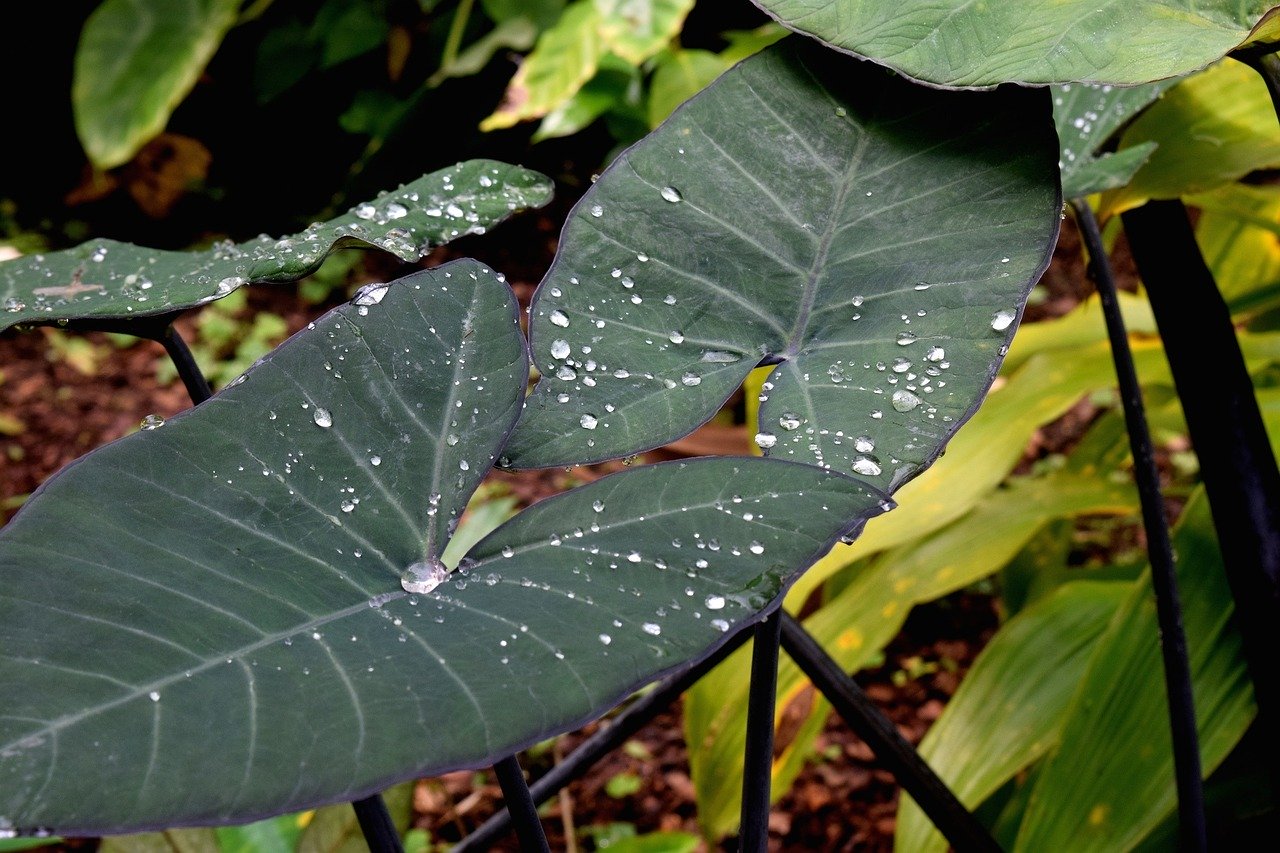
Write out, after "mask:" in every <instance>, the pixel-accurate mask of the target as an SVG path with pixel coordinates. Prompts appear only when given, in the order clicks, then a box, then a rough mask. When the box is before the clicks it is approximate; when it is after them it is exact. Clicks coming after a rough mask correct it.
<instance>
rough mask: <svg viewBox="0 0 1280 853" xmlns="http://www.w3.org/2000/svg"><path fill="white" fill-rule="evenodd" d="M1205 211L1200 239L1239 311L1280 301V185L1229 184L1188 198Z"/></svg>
mask: <svg viewBox="0 0 1280 853" xmlns="http://www.w3.org/2000/svg"><path fill="white" fill-rule="evenodd" d="M1186 201H1187V203H1188V204H1190V205H1193V206H1194V207H1197V208H1199V209H1200V217H1199V219H1197V220H1196V241H1197V242H1198V243H1199V244H1200V251H1201V252H1202V253H1203V254H1204V259H1205V263H1207V264H1208V265H1209V270H1210V271H1211V272H1212V273H1213V279H1214V281H1216V282H1217V283H1218V290H1220V291H1221V292H1222V296H1223V298H1224V299H1226V300H1227V305H1228V306H1229V307H1230V308H1231V312H1232V314H1234V315H1237V316H1239V315H1245V316H1253V315H1256V314H1259V313H1261V312H1263V311H1267V310H1270V309H1272V308H1275V307H1276V305H1277V303H1278V302H1280V188H1278V187H1275V186H1248V185H1246V184H1227V185H1226V186H1223V187H1219V188H1218V189H1216V190H1213V191H1211V192H1207V193H1200V194H1199V195H1194V196H1190V197H1188V198H1187V200H1186Z"/></svg>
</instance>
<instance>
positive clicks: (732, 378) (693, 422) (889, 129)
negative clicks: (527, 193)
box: [505, 39, 1061, 490]
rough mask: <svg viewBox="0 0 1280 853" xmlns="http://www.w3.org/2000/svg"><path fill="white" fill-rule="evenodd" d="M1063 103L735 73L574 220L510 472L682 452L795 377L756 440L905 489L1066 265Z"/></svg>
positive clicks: (804, 51) (543, 324)
mask: <svg viewBox="0 0 1280 853" xmlns="http://www.w3.org/2000/svg"><path fill="white" fill-rule="evenodd" d="M1049 101H1050V99H1049V97H1048V94H1047V93H1046V92H1044V91H1029V90H1025V89H1017V88H1008V89H1002V90H998V91H996V92H990V93H986V92H983V93H976V92H943V91H938V90H934V89H927V88H923V87H920V86H916V85H914V84H911V83H909V82H906V81H904V80H902V79H900V78H898V77H897V76H896V75H893V74H891V73H889V72H887V71H885V70H884V69H882V68H879V67H877V66H875V65H872V64H869V63H865V62H859V61H857V60H854V59H851V58H849V57H845V56H841V55H838V54H834V53H832V52H831V51H827V50H824V49H822V48H821V47H820V46H818V45H815V44H813V43H811V42H807V41H804V40H799V39H791V40H788V41H786V42H783V43H781V44H779V45H776V46H774V47H772V48H769V49H767V50H765V51H763V52H762V53H760V54H757V55H756V56H755V57H753V58H751V59H748V60H746V61H744V62H743V63H741V64H740V65H738V66H737V67H736V68H734V69H733V70H731V71H729V72H727V73H726V74H725V75H723V76H722V77H721V78H720V79H718V80H717V81H716V82H715V83H713V84H712V85H711V86H710V87H709V88H707V89H706V90H705V91H704V92H703V93H702V94H700V95H698V96H697V97H695V98H694V99H692V100H691V101H689V102H688V103H687V104H686V105H685V106H683V107H682V108H680V109H679V110H677V111H676V113H675V114H674V115H673V116H672V117H671V118H670V119H668V120H667V122H666V123H664V124H663V125H662V126H661V127H660V128H658V130H656V131H654V132H653V133H652V134H650V135H649V136H648V137H646V138H645V139H643V140H642V141H641V142H639V143H638V144H637V145H635V146H634V147H632V148H631V149H630V150H629V151H627V152H626V153H625V154H623V155H622V156H621V157H620V158H619V159H618V161H617V162H615V163H614V164H613V165H612V166H611V167H610V168H609V169H608V170H607V171H606V172H605V173H604V174H603V175H601V177H600V179H599V180H598V181H597V182H596V183H595V184H594V185H593V186H592V188H591V190H590V191H589V192H588V193H587V195H586V196H585V197H584V198H583V199H582V201H581V202H580V203H579V204H578V205H577V207H575V208H574V210H573V212H572V213H571V215H570V217H569V221H568V224H567V225H566V227H565V231H564V234H563V237H562V240H561V244H560V250H559V253H558V255H557V257H556V260H555V263H554V264H553V266H552V268H551V270H550V271H549V273H548V274H547V276H546V278H545V279H544V280H543V282H542V283H541V285H539V288H538V291H537V293H536V295H535V297H534V301H533V305H532V311H531V316H530V339H531V345H532V355H533V359H534V362H535V364H536V366H537V368H538V370H539V371H541V374H542V377H541V379H540V381H539V382H538V384H537V386H536V388H535V389H534V391H533V393H532V395H531V396H530V398H529V401H528V404H527V407H526V410H525V413H524V415H523V416H522V418H521V421H520V423H519V424H518V425H517V428H516V432H515V434H514V435H513V436H512V440H511V443H510V444H509V445H508V446H507V449H506V451H505V454H506V456H507V457H508V459H507V460H505V461H506V462H507V463H509V464H510V465H512V466H514V467H540V466H552V465H564V464H572V463H577V462H584V461H597V460H603V459H608V458H612V457H620V456H627V455H629V454H633V453H638V452H640V451H643V450H647V449H649V448H651V447H654V446H658V445H661V444H664V443H666V442H669V441H672V440H674V439H676V438H679V437H680V436H683V435H685V434H687V433H689V432H691V431H692V430H693V429H695V428H696V427H697V426H699V425H700V424H702V423H703V422H705V421H706V420H708V419H709V418H711V417H712V416H713V415H714V414H715V412H716V411H717V410H718V409H719V408H720V407H721V405H722V404H724V402H725V401H726V400H727V399H728V398H729V396H730V395H731V394H732V393H733V392H734V391H735V390H736V389H737V388H738V387H739V386H740V385H741V383H742V381H743V380H744V379H745V378H746V376H747V374H748V373H749V372H750V371H751V370H752V369H753V368H755V367H756V366H757V365H759V364H762V363H763V364H770V363H779V362H780V363H779V364H778V366H777V367H776V368H775V369H774V371H773V373H772V374H771V375H770V376H769V379H768V381H767V382H766V384H765V386H764V388H765V391H764V396H762V398H761V400H762V404H761V408H760V423H759V426H758V429H759V435H758V436H757V441H758V443H759V444H760V446H761V447H762V448H764V449H765V451H766V452H767V453H768V454H771V455H774V456H782V457H785V458H788V459H792V460H795V461H800V462H805V463H808V464H816V465H819V466H823V467H830V468H832V469H834V470H839V471H841V472H844V473H847V474H856V475H859V476H861V477H864V478H866V479H867V480H868V481H869V482H872V483H874V484H876V485H877V486H879V487H881V488H884V489H886V490H891V489H892V488H895V487H896V486H897V485H898V484H900V483H901V482H903V481H904V480H906V479H907V478H909V477H910V476H912V475H913V474H914V473H915V472H917V471H918V470H920V469H921V468H922V467H923V466H925V465H927V464H928V463H929V462H931V461H932V460H933V459H934V458H936V456H937V455H938V453H940V452H941V448H942V445H943V444H945V442H946V441H947V439H948V438H949V437H950V435H951V434H952V433H953V432H954V431H955V430H956V429H957V428H958V427H959V425H960V424H961V423H962V422H963V421H964V420H965V419H966V418H967V417H968V416H969V415H970V414H971V413H972V412H973V410H974V408H975V407H976V405H977V403H978V402H979V400H980V399H981V398H982V396H983V394H984V393H985V392H986V390H987V388H988V386H989V384H990V382H991V380H992V378H993V377H994V375H995V371H996V369H997V368H998V366H999V363H1000V359H1001V356H1002V355H1003V353H1004V351H1005V347H1006V346H1007V345H1008V343H1009V341H1010V339H1011V337H1012V335H1013V331H1014V326H1015V325H1016V321H1017V318H1018V316H1019V315H1020V312H1021V307H1022V305H1023V303H1024V301H1025V298H1026V294H1027V292H1028V290H1029V289H1030V287H1031V285H1032V284H1033V283H1034V282H1035V281H1036V280H1037V279H1038V278H1039V276H1040V274H1041V273H1042V272H1043V271H1044V269H1045V267H1046V266H1047V264H1048V261H1049V257H1050V254H1051V251H1052V248H1053V246H1054V243H1055V241H1056V237H1057V229H1058V223H1059V216H1060V212H1061V197H1060V195H1059V192H1058V178H1057V174H1058V168H1057V159H1058V156H1057V155H1058V146H1057V141H1056V138H1055V135H1054V128H1053V122H1052V118H1051V115H1050V102H1049Z"/></svg>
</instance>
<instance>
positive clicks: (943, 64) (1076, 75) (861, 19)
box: [754, 0, 1275, 86]
mask: <svg viewBox="0 0 1280 853" xmlns="http://www.w3.org/2000/svg"><path fill="white" fill-rule="evenodd" d="M754 2H755V4H756V5H757V6H759V7H760V8H762V9H764V10H765V11H766V12H768V13H769V14H770V15H772V16H773V17H774V18H776V19H777V20H778V21H780V22H781V23H782V24H783V25H785V26H787V27H790V28H791V29H793V30H796V31H798V32H802V33H805V34H808V35H812V36H814V37H816V38H818V39H821V40H822V41H824V42H827V43H828V44H829V45H831V46H833V47H835V48H838V49H840V50H845V51H849V52H851V53H855V54H858V55H860V56H866V57H868V58H870V59H874V60H876V61H877V62H881V63H884V64H885V65H888V66H890V67H891V68H894V69H896V70H899V71H901V72H903V73H904V74H907V75H908V76H910V77H914V78H916V79H918V80H924V81H927V82H930V83H936V84H940V85H944V86H993V85H996V84H998V83H1005V82H1020V83H1071V82H1076V81H1091V82H1095V83H1146V82H1149V81H1151V80H1158V79H1161V78H1163V77H1173V76H1176V75H1179V74H1186V73H1187V72H1189V71H1195V70H1197V69H1199V68H1203V67H1205V66H1206V65H1208V64H1209V63H1211V62H1213V61H1214V60H1216V59H1220V58H1221V57H1222V56H1224V55H1225V54H1226V53H1227V52H1228V51H1230V50H1232V49H1233V48H1235V47H1236V46H1237V45H1239V44H1241V43H1243V42H1245V41H1247V40H1248V39H1249V38H1250V31H1251V30H1252V29H1253V27H1254V26H1255V25H1256V24H1258V22H1259V21H1260V20H1261V19H1262V17H1263V15H1264V14H1265V13H1266V12H1267V11H1268V10H1269V9H1271V8H1272V7H1273V6H1274V5H1275V4H1274V3H1272V2H1270V0H1199V2H1195V3H1186V2H1183V1H1182V0H1127V2H1123V3H1105V4H1100V3H1097V2H1094V0H1019V2H1011V3H1010V2H985V3H974V2H971V0H899V2H862V0H754Z"/></svg>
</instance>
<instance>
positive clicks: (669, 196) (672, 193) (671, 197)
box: [662, 187, 684, 204]
mask: <svg viewBox="0 0 1280 853" xmlns="http://www.w3.org/2000/svg"><path fill="white" fill-rule="evenodd" d="M662 197H663V198H664V199H666V200H667V201H669V202H671V203H672V204H677V203H679V202H682V201H684V196H683V195H681V193H680V190H678V189H676V188H675V187H663V188H662Z"/></svg>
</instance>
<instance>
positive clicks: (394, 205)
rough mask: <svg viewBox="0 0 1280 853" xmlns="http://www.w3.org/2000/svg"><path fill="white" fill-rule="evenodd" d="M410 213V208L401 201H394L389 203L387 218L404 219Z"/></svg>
mask: <svg viewBox="0 0 1280 853" xmlns="http://www.w3.org/2000/svg"><path fill="white" fill-rule="evenodd" d="M408 214H409V209H408V208H407V207H405V206H404V205H403V204H400V203H399V202H396V201H393V202H391V204H389V205H387V219H403V218H404V217H405V216H407V215H408Z"/></svg>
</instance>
